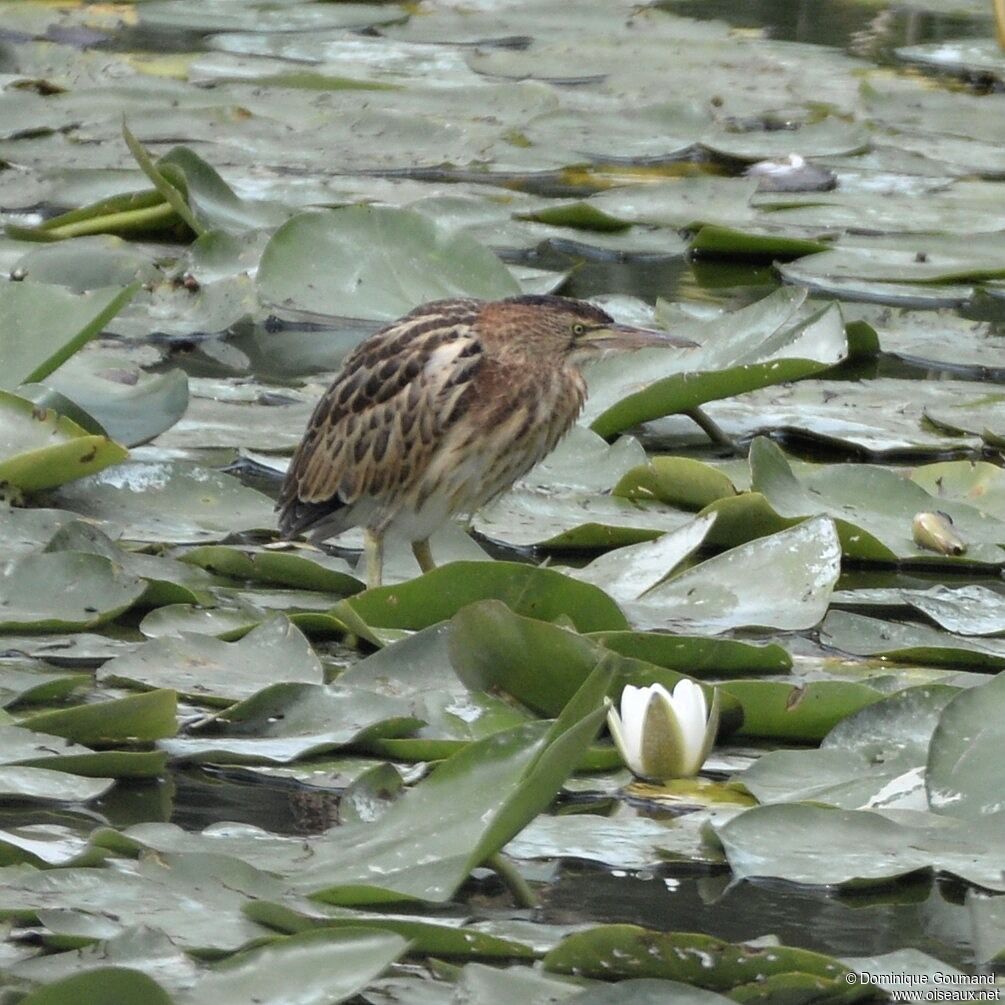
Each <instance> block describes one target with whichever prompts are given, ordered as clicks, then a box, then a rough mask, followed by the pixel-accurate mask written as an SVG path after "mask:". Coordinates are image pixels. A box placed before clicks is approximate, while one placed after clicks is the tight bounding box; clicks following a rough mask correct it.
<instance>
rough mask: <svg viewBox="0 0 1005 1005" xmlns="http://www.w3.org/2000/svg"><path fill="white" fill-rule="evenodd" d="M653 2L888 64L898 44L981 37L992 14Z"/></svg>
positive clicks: (847, 3) (772, 0)
mask: <svg viewBox="0 0 1005 1005" xmlns="http://www.w3.org/2000/svg"><path fill="white" fill-rule="evenodd" d="M655 6H656V7H658V8H662V9H664V10H667V11H670V12H672V13H674V14H680V15H684V16H686V17H693V18H700V19H702V20H720V21H725V22H727V23H728V24H730V25H733V26H734V27H737V28H760V29H763V30H764V32H765V34H766V35H767V36H768V37H769V38H772V39H779V40H780V41H785V42H806V43H809V44H812V45H827V46H833V47H835V48H839V49H845V50H847V51H848V52H850V53H852V54H853V55H856V56H861V57H863V58H866V59H872V60H875V61H877V62H891V61H892V60H893V50H894V49H896V48H898V47H899V46H902V45H920V44H922V43H925V42H941V41H943V40H944V39H960V38H974V37H982V38H983V37H987V35H988V33H989V32H990V30H991V21H990V16H989V14H990V12H988V13H987V14H985V13H983V12H982V14H981V15H980V16H967V15H965V14H944V13H934V12H932V11H926V10H917V9H914V10H912V9H909V8H900V9H897V8H894V7H892V6H890V7H876V6H873V5H871V4H866V3H858V2H855V0H831V2H829V3H827V4H826V5H823V4H820V3H819V2H818V0H680V2H676V0H665V2H663V3H657V4H656V5H655ZM989 6H990V5H989Z"/></svg>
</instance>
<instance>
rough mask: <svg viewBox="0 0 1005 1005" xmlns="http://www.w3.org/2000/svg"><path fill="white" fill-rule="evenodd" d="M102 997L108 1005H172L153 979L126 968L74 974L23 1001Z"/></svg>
mask: <svg viewBox="0 0 1005 1005" xmlns="http://www.w3.org/2000/svg"><path fill="white" fill-rule="evenodd" d="M96 996H100V998H101V1001H102V1002H105V1003H106V1005H130V1002H135V1001H143V1002H149V1003H150V1005H172V1002H171V998H170V997H169V996H168V994H167V992H166V991H165V990H164V989H163V988H162V987H161V986H160V985H159V984H158V983H157V982H156V981H155V980H153V979H152V978H150V977H147V975H146V974H143V973H140V972H139V971H138V970H128V969H126V968H124V967H99V968H97V969H95V970H91V971H88V972H87V973H83V974H74V975H73V976H71V977H64V978H63V979H62V980H58V981H54V982H53V983H52V984H49V985H47V986H46V987H43V988H40V989H39V990H38V991H33V992H32V993H31V994H29V995H27V996H26V997H24V998H22V999H21V1000H22V1001H24V1002H27V1003H28V1005H63V1003H64V1002H68V1001H80V1000H83V1001H87V1000H88V999H89V998H90V999H93V998H95V997H96Z"/></svg>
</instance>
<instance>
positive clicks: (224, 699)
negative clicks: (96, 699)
mask: <svg viewBox="0 0 1005 1005" xmlns="http://www.w3.org/2000/svg"><path fill="white" fill-rule="evenodd" d="M97 680H98V682H99V683H100V682H107V683H110V684H125V685H126V686H128V687H136V686H139V687H142V688H163V687H167V688H172V689H173V690H175V691H177V692H179V693H180V694H184V695H187V696H188V697H190V698H192V699H193V700H195V701H201V702H204V703H206V704H210V705H223V706H227V705H230V704H232V703H233V702H235V701H240V700H241V699H243V698H250V697H251V696H252V695H253V694H255V693H256V692H258V691H260V690H261V689H262V688H264V687H266V686H268V685H269V684H272V683H276V682H278V681H292V682H303V683H310V684H323V683H324V672H323V670H322V668H321V662H320V660H318V658H317V656H315V654H314V651H313V650H312V649H311V647H310V643H309V642H308V641H307V639H305V638H304V636H303V635H302V634H301V632H300V631H299V629H297V628H296V627H295V626H294V625H291V624H290V622H289V621H288V620H287V619H286V618H285V617H283V616H282V615H276V616H274V617H272V618H270V619H269V620H268V621H265V622H263V623H262V624H261V625H259V626H258V627H256V628H253V629H252V630H251V631H250V632H249V633H248V634H247V635H245V636H244V637H243V638H241V639H240V640H239V641H237V642H221V641H219V640H218V639H215V638H212V637H210V636H205V635H185V636H182V637H181V638H171V637H168V638H160V639H151V640H150V641H149V642H146V643H144V644H143V645H142V646H140V647H139V648H138V649H136V650H135V651H134V652H132V653H129V654H127V655H123V656H118V657H116V658H115V659H113V660H109V661H108V662H107V663H106V664H105V665H104V666H103V667H101V669H100V670H99V671H98V673H97Z"/></svg>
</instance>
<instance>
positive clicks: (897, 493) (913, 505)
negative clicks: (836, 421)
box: [750, 437, 1005, 565]
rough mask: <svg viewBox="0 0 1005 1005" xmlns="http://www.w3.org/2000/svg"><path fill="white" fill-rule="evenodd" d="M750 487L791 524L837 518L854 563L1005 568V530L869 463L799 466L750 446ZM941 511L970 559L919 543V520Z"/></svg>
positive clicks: (759, 445)
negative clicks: (924, 514)
mask: <svg viewBox="0 0 1005 1005" xmlns="http://www.w3.org/2000/svg"><path fill="white" fill-rule="evenodd" d="M750 472H751V487H752V488H753V490H754V491H755V492H760V493H761V494H762V495H763V496H764V497H765V499H766V500H767V501H768V503H770V504H771V506H772V508H773V509H774V510H775V511H776V512H777V513H778V514H779V515H780V516H782V517H784V518H785V519H793V518H798V517H805V516H810V515H811V514H817V513H824V514H826V515H827V516H830V517H832V518H833V520H834V522H835V526H836V527H837V531H838V535H839V537H840V539H841V548H842V551H843V553H844V554H845V556H846V557H848V558H853V559H859V560H864V561H873V562H877V561H878V562H889V563H892V562H897V561H915V562H922V563H924V564H926V565H931V564H933V563H935V562H940V563H943V562H944V563H946V564H954V563H957V562H964V563H973V562H977V563H981V562H984V563H987V564H991V565H996V564H1001V563H1002V562H1003V561H1005V550H1003V549H1002V548H1001V547H999V544H1000V543H1001V544H1005V523H999V522H998V521H996V520H994V518H991V517H987V516H984V515H983V514H981V513H979V512H977V511H976V510H975V509H973V508H972V507H970V506H965V505H963V504H961V503H958V502H952V501H945V500H935V499H933V498H932V497H931V496H930V495H928V494H927V493H925V492H920V491H917V486H916V485H914V484H913V483H911V482H909V481H907V480H906V479H904V478H901V477H899V476H898V475H897V474H896V473H895V472H893V471H890V470H889V469H886V468H880V467H876V466H872V465H865V464H854V465H853V464H834V465H826V466H809V465H800V466H799V467H798V469H795V468H794V467H793V466H792V465H791V464H790V463H789V461H788V460H787V458H786V457H785V454H784V453H782V451H781V449H780V448H779V447H778V446H776V445H775V444H774V443H772V442H771V441H770V440H768V439H766V438H764V437H758V438H757V439H756V440H754V442H753V443H752V444H751V446H750ZM933 509H941V510H942V511H943V512H945V513H947V514H948V515H949V517H950V519H951V520H952V522H953V526H954V528H955V529H956V530H957V532H958V533H959V534H960V535H961V536H962V537H963V539H964V540H965V541H966V542H967V545H968V547H967V551H966V553H965V554H964V555H959V556H953V555H940V554H937V553H935V552H932V551H930V550H927V549H923V548H920V547H919V546H918V545H917V544H916V543H915V542H914V539H913V534H912V521H913V519H914V516H915V515H916V514H917V513H921V512H926V511H929V510H933Z"/></svg>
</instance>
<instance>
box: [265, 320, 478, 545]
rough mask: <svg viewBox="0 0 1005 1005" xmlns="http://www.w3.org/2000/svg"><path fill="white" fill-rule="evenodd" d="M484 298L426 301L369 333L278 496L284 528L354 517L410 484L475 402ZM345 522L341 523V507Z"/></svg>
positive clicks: (323, 404)
mask: <svg viewBox="0 0 1005 1005" xmlns="http://www.w3.org/2000/svg"><path fill="white" fill-rule="evenodd" d="M479 307H480V303H479V301H477V300H446V301H437V302H435V303H432V304H426V305H425V306H424V307H422V308H420V309H418V310H416V311H413V312H412V313H411V314H408V315H406V316H405V317H403V318H401V319H400V320H399V321H396V322H395V323H394V324H392V325H390V326H389V327H387V328H384V329H383V330H381V331H379V332H377V333H376V334H375V335H372V336H370V337H369V338H368V339H366V340H365V341H364V342H362V343H361V344H360V345H359V346H358V347H357V348H356V349H355V350H354V351H353V352H352V353H351V354H350V355H349V356H348V357H347V359H346V361H345V363H344V364H343V367H342V369H341V371H340V372H339V374H338V376H337V377H336V378H335V380H334V382H333V383H332V385H331V387H329V388H328V390H327V391H326V392H325V394H324V396H323V397H322V398H321V400H320V401H319V402H318V404H317V407H316V408H315V409H314V413H313V415H312V416H311V420H310V422H309V423H308V426H307V432H306V433H305V434H304V438H303V440H302V441H301V443H300V445H299V447H298V448H297V451H296V453H295V454H294V457H293V461H292V463H291V465H290V468H289V471H288V473H287V475H286V480H285V481H284V483H283V488H282V491H281V493H280V496H279V503H278V508H279V510H280V516H279V525H280V528H281V530H282V532H283V534H284V535H285V536H287V537H289V536H293V535H295V534H299V533H302V532H303V531H306V530H310V529H311V528H312V527H316V526H317V525H319V524H322V523H324V524H330V525H331V526H332V527H333V529H332V533H338V532H339V531H340V530H344V529H347V528H348V527H350V526H353V525H354V524H355V523H356V520H354V519H353V518H352V517H351V516H350V514H349V512H348V510H349V508H350V507H352V506H353V505H354V504H355V503H358V502H362V501H366V500H370V501H372V502H374V503H375V504H376V505H377V507H378V508H380V506H381V504H384V505H386V504H388V503H390V502H392V501H393V500H394V499H395V498H396V497H399V496H400V495H401V494H403V493H405V492H407V490H408V488H409V486H410V485H412V484H414V483H415V482H416V481H417V480H418V478H419V477H420V476H421V475H422V473H423V472H424V470H425V468H426V466H427V465H428V464H429V461H430V458H431V457H432V455H433V454H434V453H435V451H436V449H437V448H438V447H439V445H440V444H441V443H442V441H443V437H444V434H445V433H446V432H447V430H449V429H450V427H451V426H453V425H454V423H456V422H457V421H458V419H459V418H460V417H461V416H462V415H463V414H464V412H465V411H466V410H467V409H468V407H469V405H470V404H471V400H472V396H473V390H474V389H473V388H472V381H473V380H474V377H475V375H476V374H477V373H478V371H479V369H480V368H481V366H482V362H483V357H484V352H483V349H482V345H481V343H480V342H479V340H478V339H477V338H476V337H475V336H474V334H473V333H472V325H473V322H474V320H475V318H476V317H477V314H478V309H479ZM340 510H341V511H344V512H343V516H344V517H345V522H344V524H343V525H342V526H339V521H338V520H337V519H335V520H333V519H332V518H335V517H337V516H338V514H339V511H340Z"/></svg>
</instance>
